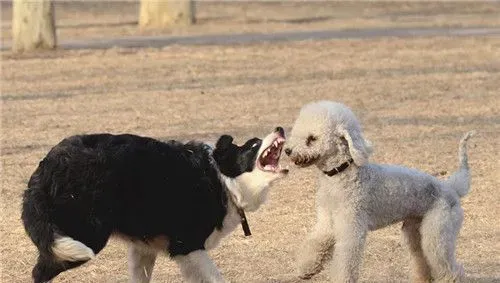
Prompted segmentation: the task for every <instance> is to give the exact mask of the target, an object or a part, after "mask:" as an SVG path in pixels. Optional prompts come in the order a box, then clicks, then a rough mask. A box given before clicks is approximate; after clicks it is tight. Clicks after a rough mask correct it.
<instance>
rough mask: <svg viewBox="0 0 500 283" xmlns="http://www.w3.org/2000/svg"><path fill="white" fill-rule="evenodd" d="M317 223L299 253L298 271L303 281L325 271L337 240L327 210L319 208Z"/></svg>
mask: <svg viewBox="0 0 500 283" xmlns="http://www.w3.org/2000/svg"><path fill="white" fill-rule="evenodd" d="M317 218H318V219H317V222H316V225H315V226H314V228H313V230H312V232H311V233H310V234H309V235H308V236H307V238H306V240H305V241H304V242H303V243H302V246H301V247H300V248H299V250H298V253H297V270H298V273H299V274H298V275H299V277H300V278H302V279H309V278H311V277H312V276H313V275H315V274H317V273H318V272H320V271H321V270H322V269H323V264H324V262H325V261H327V260H329V259H330V258H331V255H332V252H333V248H334V245H335V239H334V236H333V229H332V222H331V218H330V217H329V215H328V212H327V210H325V209H323V208H321V207H319V208H318V211H317Z"/></svg>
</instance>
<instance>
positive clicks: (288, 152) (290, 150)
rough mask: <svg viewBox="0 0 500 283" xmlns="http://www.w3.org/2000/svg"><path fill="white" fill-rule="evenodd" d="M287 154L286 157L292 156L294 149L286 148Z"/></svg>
mask: <svg viewBox="0 0 500 283" xmlns="http://www.w3.org/2000/svg"><path fill="white" fill-rule="evenodd" d="M285 153H286V155H288V156H290V154H292V149H291V148H289V147H287V148H285Z"/></svg>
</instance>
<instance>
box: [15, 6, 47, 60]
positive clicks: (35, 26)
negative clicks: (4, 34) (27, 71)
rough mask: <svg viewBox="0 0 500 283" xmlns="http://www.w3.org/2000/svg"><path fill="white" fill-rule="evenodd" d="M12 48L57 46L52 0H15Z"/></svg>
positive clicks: (21, 49)
mask: <svg viewBox="0 0 500 283" xmlns="http://www.w3.org/2000/svg"><path fill="white" fill-rule="evenodd" d="M12 4H13V7H12V38H13V44H12V50H13V51H14V52H22V51H31V50H35V49H52V48H55V47H56V26H55V19H54V5H53V3H52V1H51V0H13V3H12Z"/></svg>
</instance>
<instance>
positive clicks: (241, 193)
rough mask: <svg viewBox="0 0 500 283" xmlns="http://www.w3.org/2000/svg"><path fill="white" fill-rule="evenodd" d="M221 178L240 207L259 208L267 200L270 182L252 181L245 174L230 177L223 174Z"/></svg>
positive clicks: (252, 209) (248, 209)
mask: <svg viewBox="0 0 500 283" xmlns="http://www.w3.org/2000/svg"><path fill="white" fill-rule="evenodd" d="M221 176H222V177H221V179H222V180H223V182H224V185H225V186H226V188H227V190H228V191H229V194H230V196H229V197H230V198H231V199H232V201H233V202H234V205H235V206H236V207H237V208H238V209H242V210H244V211H255V210H257V209H258V208H259V207H260V206H261V205H262V204H263V203H264V202H265V200H266V197H267V192H268V189H269V186H270V183H267V182H264V183H261V182H252V180H251V178H246V176H245V174H243V175H241V176H238V177H236V178H229V177H227V176H224V175H222V174H221Z"/></svg>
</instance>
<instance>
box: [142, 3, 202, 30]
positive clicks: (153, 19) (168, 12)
mask: <svg viewBox="0 0 500 283" xmlns="http://www.w3.org/2000/svg"><path fill="white" fill-rule="evenodd" d="M194 22H195V7H194V1H193V0H141V8H140V13H139V26H140V27H141V28H165V27H169V26H173V25H191V24H193V23H194Z"/></svg>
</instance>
